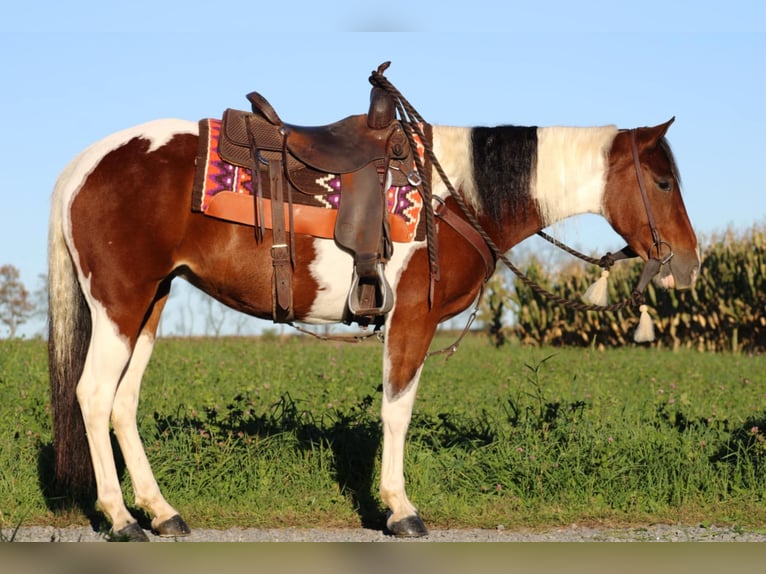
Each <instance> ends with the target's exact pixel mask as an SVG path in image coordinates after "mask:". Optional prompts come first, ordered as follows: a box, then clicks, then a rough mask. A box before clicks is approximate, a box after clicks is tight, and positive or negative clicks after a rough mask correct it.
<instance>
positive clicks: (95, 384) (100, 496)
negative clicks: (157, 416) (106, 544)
mask: <svg viewBox="0 0 766 574" xmlns="http://www.w3.org/2000/svg"><path fill="white" fill-rule="evenodd" d="M91 316H92V330H91V339H90V344H89V346H88V354H87V357H86V359H85V364H84V366H83V372H82V376H81V377H80V380H79V381H78V383H77V400H78V402H79V404H80V410H81V412H82V417H83V421H84V423H85V429H86V434H87V439H88V446H89V448H90V455H91V460H92V462H93V471H94V474H95V478H96V488H97V491H98V493H97V505H98V507H99V508H100V509H101V510H102V511H103V512H104V514H106V516H107V517H108V518H109V520H110V521H111V523H112V530H113V532H115V533H117V534H120V535H125V536H126V537H128V538H130V539H133V540H147V538H146V535H145V534H144V533H143V531H142V530H141V529H140V528H139V527H138V525H137V523H136V520H135V518H134V517H133V516H132V515H131V514H130V512H129V511H128V509H127V507H126V506H125V502H124V501H123V497H122V491H121V489H120V480H119V477H118V475H117V467H116V466H115V462H114V452H113V451H112V444H111V440H110V438H109V418H110V415H111V413H112V407H113V405H114V399H115V394H116V392H117V386H118V384H119V381H120V378H121V376H122V374H123V371H124V370H125V368H126V366H127V365H128V361H129V360H130V356H131V351H132V349H131V345H130V342H129V341H128V340H127V339H126V338H125V337H123V336H121V335H120V334H119V332H118V330H117V329H116V326H115V325H114V323H113V322H112V321H111V320H110V319H109V317H108V316H107V314H106V310H105V309H104V308H103V307H101V306H100V305H99V304H95V305H91Z"/></svg>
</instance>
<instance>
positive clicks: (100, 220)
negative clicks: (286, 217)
mask: <svg viewBox="0 0 766 574" xmlns="http://www.w3.org/2000/svg"><path fill="white" fill-rule="evenodd" d="M197 145H198V144H197V136H194V135H190V134H183V135H176V136H175V137H174V138H172V139H171V140H170V141H169V142H168V143H167V144H165V145H163V146H162V147H160V148H158V149H155V150H153V151H149V146H150V142H149V140H147V139H142V138H134V139H132V140H130V141H129V142H127V143H126V144H125V145H123V146H121V147H119V148H117V149H115V150H113V151H111V152H109V153H108V154H106V156H104V158H103V159H102V160H101V161H100V162H99V164H98V166H97V167H96V168H95V169H94V170H93V171H92V172H91V173H90V175H88V177H87V179H86V181H85V182H84V184H83V186H82V187H81V189H80V190H79V191H78V193H77V195H76V196H75V198H74V200H73V202H72V206H71V219H72V235H73V240H74V245H75V249H76V251H77V253H78V259H79V263H80V267H81V269H82V272H83V274H84V276H85V277H90V280H91V283H90V293H91V294H92V296H93V297H94V298H95V299H96V300H97V301H98V302H99V303H100V304H101V305H103V306H104V308H105V309H106V312H107V314H108V315H109V318H110V319H111V320H112V321H114V322H115V324H116V325H117V327H118V329H119V331H120V333H121V334H122V335H124V336H125V337H127V338H128V340H129V341H130V344H131V346H132V345H133V344H134V343H135V340H136V338H137V337H138V334H139V333H140V331H141V330H142V329H143V327H144V323H145V322H146V321H147V320H149V321H150V324H149V325H146V326H147V327H149V328H150V329H155V328H156V323H157V321H158V317H159V314H158V313H156V314H155V313H152V312H151V310H152V306H153V304H154V302H155V301H157V300H158V299H162V298H163V296H164V293H163V288H162V284H163V282H165V281H166V279H167V278H169V277H171V276H173V275H181V276H183V277H185V278H187V279H188V280H189V281H190V282H191V283H192V284H194V285H196V286H198V287H199V288H201V289H202V290H204V291H206V292H207V293H209V294H211V295H212V296H214V297H216V298H218V299H219V300H220V301H221V302H222V303H224V304H227V305H229V306H231V307H233V308H235V309H238V310H240V311H243V312H245V313H248V314H251V315H254V316H257V317H261V318H264V319H269V318H271V312H272V309H271V288H272V287H271V285H272V273H271V269H272V266H271V256H270V252H269V246H270V245H271V240H270V237H269V236H268V235H269V234H268V233H267V237H266V238H265V241H262V242H261V243H260V244H257V243H256V241H255V238H254V235H253V229H252V228H251V227H247V226H243V225H237V224H231V223H226V222H221V221H217V220H215V219H211V218H208V217H206V216H204V215H201V214H197V213H192V212H191V211H190V210H189V209H188V206H189V205H190V201H191V192H192V181H193V178H194V157H195V155H196V152H197ZM141 156H144V157H143V158H142V159H141V160H140V161H139V160H138V158H139V157H141ZM295 254H296V261H295V279H294V286H295V292H296V294H295V311H296V317H298V318H300V317H305V316H307V315H308V313H309V310H310V308H311V305H312V304H313V301H314V294H315V292H316V290H317V288H318V285H317V284H316V281H315V280H314V279H313V277H311V275H310V273H309V270H308V265H309V264H310V263H311V261H313V259H314V257H315V252H314V248H313V239H311V238H309V237H300V236H299V237H296V246H295ZM94 271H95V273H94ZM161 306H162V305H161V304H160V307H161ZM157 311H159V309H157ZM153 315H156V317H154V316H153Z"/></svg>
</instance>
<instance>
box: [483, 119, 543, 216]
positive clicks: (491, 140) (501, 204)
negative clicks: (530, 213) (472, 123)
mask: <svg viewBox="0 0 766 574" xmlns="http://www.w3.org/2000/svg"><path fill="white" fill-rule="evenodd" d="M471 145H472V162H473V179H474V183H475V186H476V194H477V197H478V199H479V201H480V203H481V208H482V211H483V213H485V214H486V215H488V216H489V217H490V218H491V219H492V220H493V221H494V222H496V223H498V224H499V223H500V222H501V221H502V220H503V218H504V217H505V216H506V215H507V214H508V213H509V212H514V213H519V214H520V215H522V217H523V216H525V215H526V214H525V211H526V209H527V208H528V206H529V205H530V203H529V190H530V184H531V181H532V178H533V177H534V169H535V164H536V159H537V128H536V127H524V126H497V127H475V128H473V129H472V132H471Z"/></svg>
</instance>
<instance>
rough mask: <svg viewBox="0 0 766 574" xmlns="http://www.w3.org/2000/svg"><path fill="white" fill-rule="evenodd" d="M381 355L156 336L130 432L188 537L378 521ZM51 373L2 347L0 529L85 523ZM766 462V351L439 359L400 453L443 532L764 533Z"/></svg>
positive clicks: (431, 520) (32, 357)
mask: <svg viewBox="0 0 766 574" xmlns="http://www.w3.org/2000/svg"><path fill="white" fill-rule="evenodd" d="M440 342H441V343H444V344H446V343H448V342H451V340H446V339H445V340H443V341H438V340H437V341H436V342H435V346H438V345H439V343H440ZM381 351H382V346H381V345H380V344H378V343H376V342H367V343H363V344H358V345H348V344H336V343H321V342H318V341H314V340H307V338H305V337H293V338H289V339H286V340H278V339H276V338H273V337H272V338H261V339H260V340H255V339H236V338H232V339H218V340H215V339H178V340H161V341H159V342H158V344H157V348H156V350H155V355H154V357H153V360H152V362H151V363H150V367H149V370H148V372H147V375H146V377H145V379H144V389H143V394H142V403H141V407H140V411H139V419H140V429H141V433H142V436H143V439H144V442H145V445H146V448H147V453H148V456H149V458H150V460H151V461H152V464H153V467H154V470H155V474H156V476H157V479H158V482H159V483H160V486H161V487H162V489H163V492H164V493H165V495H166V497H167V498H168V500H169V501H170V502H171V503H172V504H173V505H175V506H176V507H177V508H178V509H179V510H180V512H181V514H182V515H183V516H184V517H185V518H186V520H187V522H189V524H190V526H191V527H192V528H194V527H208V528H213V527H229V526H242V527H257V526H349V527H358V526H359V525H360V524H367V525H379V524H382V520H383V516H384V514H383V511H384V509H383V507H382V505H381V503H380V500H379V498H378V495H377V484H378V473H379V442H380V423H379V417H378V412H379V408H380V392H379V391H380V363H381V358H380V357H381ZM47 378H48V377H47V365H46V351H45V344H44V343H43V342H40V341H21V340H5V341H0V529H7V528H12V527H13V526H15V525H17V524H60V525H63V524H68V523H72V522H74V523H86V522H87V518H86V516H85V514H84V513H83V512H82V511H81V510H79V509H74V510H61V509H60V507H61V500H60V498H57V493H54V492H52V491H51V488H50V474H49V467H50V460H51V430H50V420H49V417H50V413H49V406H48V381H47ZM765 463H766V356H746V355H731V354H702V353H697V352H693V351H683V352H675V353H674V352H670V351H657V350H651V349H643V348H622V349H611V350H609V351H605V352H599V351H596V350H575V349H552V348H548V349H536V348H531V347H519V346H505V347H503V348H501V349H495V348H494V347H492V346H491V345H489V344H488V343H487V341H486V339H485V338H483V337H480V336H477V337H473V338H470V337H469V338H467V339H466V340H465V341H464V342H463V344H462V346H461V347H460V350H459V351H458V353H457V354H455V355H454V356H453V357H452V358H450V359H449V360H448V361H445V360H444V359H443V358H441V357H433V358H431V359H429V360H428V362H427V364H426V367H425V369H424V372H423V377H422V380H421V387H420V391H419V399H418V401H417V403H416V405H415V414H414V418H413V423H412V426H411V429H410V434H409V440H408V448H407V452H406V473H407V479H408V493H409V495H410V498H411V499H412V500H413V502H415V504H417V505H418V506H419V508H420V511H421V514H422V516H423V518H424V520H425V521H426V524H427V525H429V526H431V527H434V528H437V527H439V528H446V527H455V528H459V527H485V528H495V527H497V526H498V525H499V524H502V525H504V526H505V528H519V527H529V528H538V527H550V526H555V525H560V524H572V523H578V524H602V525H633V526H635V525H641V524H650V523H656V522H671V523H677V522H680V523H687V524H700V523H701V524H720V525H723V524H727V525H732V524H733V525H737V526H740V527H742V528H744V529H760V528H761V527H762V526H763V525H764V524H766V501H764V500H763V498H764V496H763V495H764V493H766V469H765V468H763V467H764V464H765ZM123 474H124V480H123V482H124V491H125V495H126V500H128V501H132V499H133V495H132V492H131V489H130V485H129V480H128V478H127V473H123ZM55 509H57V510H55Z"/></svg>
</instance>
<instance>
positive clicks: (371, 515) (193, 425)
mask: <svg viewBox="0 0 766 574" xmlns="http://www.w3.org/2000/svg"><path fill="white" fill-rule="evenodd" d="M373 402H374V399H373V397H372V396H370V395H367V396H365V397H364V398H362V399H361V400H360V401H359V402H358V403H357V404H355V405H352V406H351V407H347V408H345V409H344V410H336V411H335V412H334V413H332V414H325V415H323V416H322V417H321V418H320V419H317V418H316V417H314V416H313V415H312V413H311V412H309V411H307V410H304V409H301V408H300V406H299V404H298V403H297V402H296V401H294V400H293V399H292V397H291V396H290V395H289V393H285V394H283V395H282V396H281V397H280V399H279V400H278V401H277V402H276V403H274V404H273V405H272V406H271V407H270V408H269V409H268V410H267V411H266V412H265V413H263V411H261V413H262V414H255V413H256V406H255V403H254V401H252V400H251V399H250V398H249V397H248V396H247V395H243V394H240V395H237V396H235V397H234V398H233V399H232V400H231V401H230V402H229V404H227V405H226V406H225V407H223V408H215V407H206V408H205V409H203V411H202V412H200V413H197V412H194V411H191V412H190V411H187V410H185V409H183V408H179V409H178V411H176V413H175V414H171V415H167V414H161V413H156V412H155V413H154V426H155V433H156V437H155V438H156V439H157V440H158V441H159V442H162V441H163V440H166V439H165V438H163V435H165V436H167V435H171V434H177V433H182V434H185V435H189V436H197V437H199V436H208V437H243V438H246V437H249V438H254V439H255V438H257V439H264V438H268V437H273V436H278V435H283V434H286V435H289V436H291V437H292V438H291V441H290V442H291V443H292V444H293V445H294V447H293V448H296V449H300V450H301V451H304V452H310V451H313V450H315V449H316V448H317V447H320V448H326V449H329V450H330V451H331V452H332V460H333V465H334V468H333V470H334V474H335V480H336V481H337V483H338V485H339V487H340V490H341V492H342V493H343V494H344V495H345V496H348V497H349V499H350V500H351V502H352V504H353V506H354V508H355V509H356V512H357V514H358V515H359V520H360V524H361V526H362V527H364V528H368V529H373V530H381V531H383V530H385V529H386V527H385V522H386V517H387V514H386V512H387V510H386V509H384V508H383V507H382V505H381V503H380V501H379V499H378V498H377V496H376V493H377V484H373V479H374V477H375V469H376V462H377V458H378V456H379V455H378V453H379V450H380V446H381V425H380V420H379V415H378V413H377V412H372V410H371V407H372V404H373ZM464 418H465V417H460V416H458V415H450V414H444V413H441V414H438V415H436V416H432V417H425V416H423V415H419V416H415V417H414V418H413V421H412V425H411V429H410V430H411V432H410V440H411V441H415V442H417V443H419V444H421V445H422V446H424V447H426V448H430V449H433V450H439V449H441V448H444V447H453V448H454V447H458V448H466V449H472V448H475V447H476V446H477V445H482V444H489V443H491V442H492V441H494V440H495V438H496V437H495V436H494V433H493V431H492V429H491V425H489V424H487V423H486V421H484V422H481V421H479V423H477V421H476V420H474V419H470V418H465V420H464ZM112 449H113V451H114V453H115V458H116V462H117V470H118V476H119V479H120V481H122V480H123V478H124V475H125V464H124V460H123V458H122V455H121V452H120V449H119V446H118V444H117V441H116V440H115V438H114V436H112ZM38 470H39V472H38V476H39V481H40V487H41V490H42V492H43V494H44V496H45V499H46V501H47V504H48V506H49V508H50V509H51V510H52V511H54V512H65V511H67V510H79V511H81V512H82V513H83V514H84V515H85V516H86V517H87V518H88V519H89V520H90V522H91V525H92V527H93V528H94V530H96V531H102V532H106V531H107V530H108V529H109V524H108V523H107V522H106V521H105V520H104V518H103V516H102V515H101V513H99V512H97V511H96V508H95V507H96V505H95V502H96V495H95V492H92V491H89V490H87V489H84V490H83V491H81V492H79V493H71V492H67V493H62V492H60V491H59V490H57V488H56V487H55V485H54V484H53V479H52V477H53V446H52V445H51V444H50V443H47V444H42V445H41V446H40V450H39V457H38ZM131 511H132V513H133V514H134V516H136V517H137V519H138V521H139V524H140V525H141V526H142V527H143V528H145V529H149V527H150V524H149V523H150V519H149V517H148V516H146V515H145V514H144V513H143V512H142V511H140V510H138V509H131Z"/></svg>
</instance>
